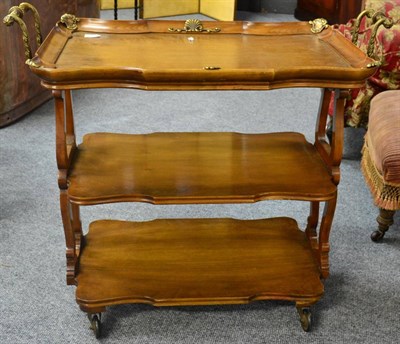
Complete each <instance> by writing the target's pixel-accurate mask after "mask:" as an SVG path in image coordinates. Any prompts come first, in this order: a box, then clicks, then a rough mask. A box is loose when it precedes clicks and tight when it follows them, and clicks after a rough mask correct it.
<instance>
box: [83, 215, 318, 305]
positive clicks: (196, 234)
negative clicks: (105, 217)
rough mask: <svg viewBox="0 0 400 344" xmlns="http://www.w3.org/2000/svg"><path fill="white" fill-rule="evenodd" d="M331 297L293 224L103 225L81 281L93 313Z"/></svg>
mask: <svg viewBox="0 0 400 344" xmlns="http://www.w3.org/2000/svg"><path fill="white" fill-rule="evenodd" d="M322 293H323V285H322V283H321V280H320V272H319V269H318V267H317V264H316V263H315V261H314V258H313V255H312V252H311V247H310V243H309V242H308V240H307V238H306V236H305V234H304V233H303V232H301V231H300V230H299V229H298V228H297V223H296V221H294V220H293V219H289V218H274V219H268V220H252V221H241V220H233V219H210V220H205V219H178V220H155V221H150V222H123V221H96V222H94V223H92V224H91V225H90V229H89V234H88V235H87V236H86V246H85V247H84V248H83V251H82V255H81V259H80V265H79V272H78V276H77V290H76V298H77V302H78V304H80V305H81V306H83V307H84V308H85V309H87V310H90V307H101V306H106V305H111V304H119V303H128V302H139V303H151V304H154V305H156V306H170V305H200V304H228V303H248V302H250V301H253V300H265V299H280V300H292V301H303V302H308V303H310V304H312V303H314V302H316V301H317V300H318V299H319V298H320V297H321V295H322Z"/></svg>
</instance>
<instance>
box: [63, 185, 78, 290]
mask: <svg viewBox="0 0 400 344" xmlns="http://www.w3.org/2000/svg"><path fill="white" fill-rule="evenodd" d="M60 209H61V217H62V221H63V226H64V235H65V243H66V256H67V284H68V285H74V284H75V265H76V250H75V245H76V243H75V233H74V230H73V226H72V216H71V207H70V203H69V200H68V195H67V190H60Z"/></svg>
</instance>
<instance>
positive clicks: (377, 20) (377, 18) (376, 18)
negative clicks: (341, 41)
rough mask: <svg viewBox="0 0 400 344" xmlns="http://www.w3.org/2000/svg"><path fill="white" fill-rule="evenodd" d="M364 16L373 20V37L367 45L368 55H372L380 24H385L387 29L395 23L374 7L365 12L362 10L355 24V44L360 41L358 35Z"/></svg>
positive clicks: (353, 38)
mask: <svg viewBox="0 0 400 344" xmlns="http://www.w3.org/2000/svg"><path fill="white" fill-rule="evenodd" d="M364 17H367V18H370V19H371V20H372V25H373V27H372V29H371V30H372V31H371V37H370V39H369V41H368V47H367V55H368V57H372V56H373V54H374V44H375V38H376V34H377V32H378V29H379V27H380V26H382V25H383V26H384V27H385V28H386V29H390V28H391V27H392V26H393V25H394V22H393V20H392V19H391V18H388V17H386V15H385V14H384V13H382V12H374V10H373V9H367V10H365V11H363V12H361V13H360V14H359V15H358V17H357V19H356V22H355V24H354V28H353V32H352V42H353V44H357V42H358V35H359V33H360V26H361V21H362V19H363V18H364Z"/></svg>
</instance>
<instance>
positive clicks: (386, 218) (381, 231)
mask: <svg viewBox="0 0 400 344" xmlns="http://www.w3.org/2000/svg"><path fill="white" fill-rule="evenodd" d="M395 212H396V211H395V210H386V209H382V208H380V209H379V215H378V217H377V218H376V221H377V222H378V230H376V231H374V232H373V233H372V234H371V240H372V241H375V242H377V241H379V240H381V239H382V238H383V237H384V236H385V233H386V231H387V230H388V229H389V227H390V226H391V225H392V224H393V216H394V213H395Z"/></svg>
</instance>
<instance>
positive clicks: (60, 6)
mask: <svg viewBox="0 0 400 344" xmlns="http://www.w3.org/2000/svg"><path fill="white" fill-rule="evenodd" d="M20 3H21V0H12V1H11V0H6V1H0V13H2V14H4V15H5V14H7V13H8V9H9V8H10V7H11V6H18V5H19V4H20ZM29 3H31V4H32V5H33V6H35V7H36V8H37V10H38V11H39V13H40V18H41V29H42V36H43V38H45V37H46V36H47V34H48V33H49V31H50V29H51V28H52V27H53V25H54V23H55V22H56V21H58V20H59V19H60V17H61V15H62V14H64V13H67V12H68V13H76V14H77V15H78V16H80V17H99V14H100V12H99V9H100V2H99V1H98V0H69V1H61V0H56V1H55V0H52V1H50V0H30V1H29ZM24 20H25V22H26V24H27V26H28V31H29V32H30V33H32V34H31V35H30V36H31V37H30V41H31V47H32V51H33V52H34V51H35V50H36V45H35V37H34V34H33V33H34V23H33V20H32V18H31V13H27V14H26V15H25V16H24ZM21 37H22V32H21V29H20V28H19V27H18V25H17V24H14V25H13V26H12V27H9V28H8V27H6V26H5V25H3V24H2V25H0V75H1V79H0V127H3V126H6V125H8V124H10V123H12V122H14V121H16V120H17V119H18V118H20V117H22V116H24V115H25V114H27V113H28V112H30V111H32V110H33V109H34V108H36V107H38V106H39V105H40V104H42V103H43V102H45V101H46V100H48V99H50V97H51V92H50V91H48V90H45V89H44V88H43V87H42V86H41V85H40V80H39V78H37V77H36V76H35V75H32V73H31V72H30V70H29V67H28V66H27V65H25V64H24V62H25V60H26V57H25V55H24V46H23V44H22V40H21Z"/></svg>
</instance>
